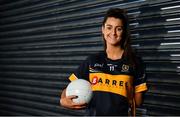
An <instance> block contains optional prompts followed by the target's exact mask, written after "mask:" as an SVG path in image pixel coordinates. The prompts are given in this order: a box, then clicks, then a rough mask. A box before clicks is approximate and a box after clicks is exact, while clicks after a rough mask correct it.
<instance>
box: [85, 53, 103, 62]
mask: <svg viewBox="0 0 180 117" xmlns="http://www.w3.org/2000/svg"><path fill="white" fill-rule="evenodd" d="M105 58H106V54H105V53H104V52H97V53H94V54H91V55H89V56H88V57H87V60H88V61H99V60H104V59H105Z"/></svg>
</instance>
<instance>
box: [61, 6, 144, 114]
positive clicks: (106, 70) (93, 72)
mask: <svg viewBox="0 0 180 117" xmlns="http://www.w3.org/2000/svg"><path fill="white" fill-rule="evenodd" d="M128 25H129V24H128V18H127V15H126V12H125V11H124V10H122V9H119V8H112V9H109V10H108V11H107V13H106V15H105V17H104V20H103V25H102V35H103V39H104V46H105V49H104V52H102V53H98V54H95V55H92V56H89V57H88V58H87V59H86V61H84V62H83V63H82V64H81V65H80V67H79V68H78V69H77V71H75V72H74V73H73V74H72V75H71V76H70V77H69V79H70V80H71V81H72V80H74V79H77V78H80V79H86V80H88V81H90V82H91V84H92V89H93V98H92V100H91V102H90V103H89V104H85V103H81V104H76V103H74V102H72V99H74V98H77V97H76V96H69V97H66V94H65V90H66V89H65V90H64V91H63V92H62V94H61V99H60V104H61V105H62V106H64V107H67V108H71V109H83V108H86V107H87V110H88V113H89V115H124V116H126V115H128V112H129V109H131V110H132V111H131V112H133V113H131V114H133V115H134V114H135V111H134V110H135V106H140V105H141V104H142V101H143V92H145V91H146V90H147V86H146V78H145V70H144V66H143V63H142V61H141V59H139V58H138V57H137V56H136V55H135V54H134V52H133V51H132V48H131V46H130V33H129V26H128Z"/></svg>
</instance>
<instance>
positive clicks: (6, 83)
mask: <svg viewBox="0 0 180 117" xmlns="http://www.w3.org/2000/svg"><path fill="white" fill-rule="evenodd" d="M111 7H118V8H124V9H127V11H128V15H129V17H130V26H131V33H132V46H133V48H134V49H136V50H137V52H138V54H139V55H140V56H142V59H143V60H144V62H145V63H146V65H147V68H146V70H147V76H148V87H149V90H148V92H147V93H146V95H145V101H144V104H143V106H142V107H141V108H138V109H137V112H138V113H137V115H180V91H179V89H180V15H179V14H180V1H179V0H0V115H84V114H85V112H84V110H79V111H73V110H68V109H65V108H63V107H61V106H59V96H60V93H61V91H62V89H64V88H65V86H66V85H67V84H68V82H69V81H68V79H67V78H68V76H69V75H70V73H71V72H73V71H74V70H75V69H76V68H77V67H78V65H79V64H80V63H81V62H82V60H84V59H85V58H86V57H87V55H90V54H93V53H96V52H97V51H102V50H103V43H102V38H101V22H102V18H103V16H104V13H105V11H107V9H109V8H111Z"/></svg>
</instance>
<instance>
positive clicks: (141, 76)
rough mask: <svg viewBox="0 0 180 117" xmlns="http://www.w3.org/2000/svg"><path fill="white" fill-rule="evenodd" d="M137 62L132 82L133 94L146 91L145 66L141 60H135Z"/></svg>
mask: <svg viewBox="0 0 180 117" xmlns="http://www.w3.org/2000/svg"><path fill="white" fill-rule="evenodd" d="M137 61H138V63H137V66H136V70H135V81H134V87H135V93H137V92H143V91H146V90H147V83H146V79H147V77H146V72H145V64H144V62H143V61H142V59H141V58H137Z"/></svg>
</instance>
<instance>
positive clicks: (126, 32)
mask: <svg viewBox="0 0 180 117" xmlns="http://www.w3.org/2000/svg"><path fill="white" fill-rule="evenodd" d="M109 17H114V18H118V19H121V20H122V22H123V34H122V39H121V41H120V47H121V48H122V49H124V54H123V57H126V58H127V60H128V61H129V63H130V65H132V66H133V67H135V65H136V60H135V53H134V51H133V49H132V47H131V45H130V44H131V42H130V41H131V37H130V29H129V19H128V16H127V12H126V10H124V9H119V8H111V9H109V10H108V11H107V12H106V15H105V17H104V20H103V24H102V25H103V26H105V23H106V21H107V19H108V18H109ZM103 38H104V36H103ZM106 48H107V47H106V41H105V39H104V49H105V51H106Z"/></svg>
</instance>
